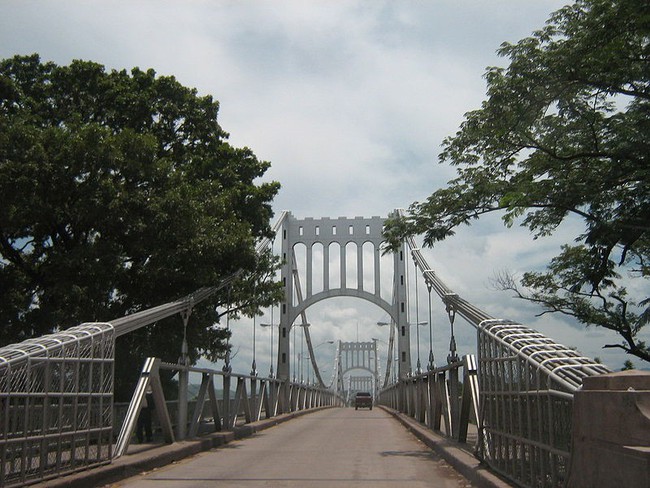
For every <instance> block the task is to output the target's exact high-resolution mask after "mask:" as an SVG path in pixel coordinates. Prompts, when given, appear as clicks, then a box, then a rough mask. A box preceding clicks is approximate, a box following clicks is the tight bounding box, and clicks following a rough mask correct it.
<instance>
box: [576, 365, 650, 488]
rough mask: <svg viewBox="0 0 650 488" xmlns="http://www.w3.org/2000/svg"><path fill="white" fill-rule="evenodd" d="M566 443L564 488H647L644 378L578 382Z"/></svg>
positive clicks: (648, 402) (647, 388)
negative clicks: (568, 443) (567, 465)
mask: <svg viewBox="0 0 650 488" xmlns="http://www.w3.org/2000/svg"><path fill="white" fill-rule="evenodd" d="M572 443H573V447H572V453H571V467H570V472H569V482H568V484H567V486H569V487H570V488H583V487H584V488H597V487H615V488H624V487H635V488H650V372H645V371H636V370H632V371H621V372H617V373H609V374H604V375H601V376H592V377H587V378H584V383H583V386H582V388H581V389H580V390H578V391H577V392H576V394H575V396H574V402H573V439H572Z"/></svg>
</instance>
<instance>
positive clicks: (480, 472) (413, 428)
mask: <svg viewBox="0 0 650 488" xmlns="http://www.w3.org/2000/svg"><path fill="white" fill-rule="evenodd" d="M379 408H381V409H383V410H385V411H386V412H388V413H389V414H391V415H392V416H393V417H395V418H396V419H397V420H398V421H399V422H401V423H402V425H404V427H406V429H407V430H408V431H410V432H411V433H412V434H413V435H415V437H417V438H418V439H420V440H421V441H422V442H423V443H424V444H426V446H427V447H429V449H431V450H432V451H434V452H435V453H436V454H438V455H439V456H440V457H441V458H442V459H444V460H445V461H446V462H447V463H449V465H451V466H452V467H453V468H454V469H455V470H456V471H458V472H459V473H460V474H462V475H463V476H464V477H465V478H467V480H468V481H470V482H471V483H472V484H473V485H475V486H478V487H480V488H510V487H511V486H512V485H511V484H509V483H507V482H506V481H504V480H502V479H501V478H499V477H498V476H497V475H495V474H494V473H492V472H491V471H488V469H487V468H486V467H485V466H483V465H481V463H480V461H479V460H478V459H476V458H475V457H474V456H472V455H471V454H470V453H468V452H467V451H465V450H463V449H462V448H460V447H459V445H460V444H458V443H457V442H454V441H451V440H449V439H447V438H446V437H443V436H441V435H438V434H436V433H435V432H433V431H432V430H429V429H428V428H427V427H426V426H424V425H422V424H420V423H419V422H417V421H416V420H415V419H412V418H411V417H409V416H407V415H404V414H402V413H400V412H398V411H397V410H393V409H392V408H388V407H384V406H382V405H379Z"/></svg>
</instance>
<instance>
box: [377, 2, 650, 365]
mask: <svg viewBox="0 0 650 488" xmlns="http://www.w3.org/2000/svg"><path fill="white" fill-rule="evenodd" d="M499 54H500V55H501V56H504V57H506V58H508V59H509V61H510V65H509V66H508V68H507V69H503V68H496V67H494V68H488V70H487V73H486V80H487V87H488V88H487V99H486V100H485V101H484V102H483V104H482V106H481V108H480V109H478V110H475V111H472V112H469V113H467V114H466V116H465V121H464V122H463V123H462V125H461V127H460V130H459V131H458V132H457V133H456V135H455V136H453V137H450V138H447V139H446V140H445V141H444V144H443V146H444V148H443V152H442V153H441V155H440V160H441V162H445V163H451V164H452V165H455V166H457V168H458V169H457V171H458V177H457V178H455V179H454V180H452V181H450V182H449V184H448V187H447V188H443V189H440V190H437V191H436V192H434V193H433V194H432V195H431V196H430V197H429V198H428V199H427V200H426V201H424V202H416V203H414V204H413V205H412V206H411V207H410V210H409V214H408V216H407V217H406V218H404V219H399V218H396V219H395V220H393V221H392V222H391V223H389V226H388V229H387V233H386V235H387V237H388V239H389V240H390V242H391V245H392V246H393V247H394V246H395V245H396V244H397V243H398V242H399V240H400V239H401V238H402V237H403V236H404V235H407V234H418V233H422V234H424V240H425V244H426V245H428V246H432V245H434V244H435V242H437V241H440V240H443V239H445V238H447V237H449V236H452V235H453V234H454V230H455V229H456V228H457V227H458V226H460V225H462V224H466V225H469V224H471V222H472V221H473V220H475V219H478V218H479V217H480V216H481V215H484V214H486V213H490V212H495V211H500V212H502V213H503V220H504V223H505V224H506V225H507V226H511V225H513V224H514V223H515V222H520V223H521V225H523V226H525V227H527V228H529V229H530V231H531V232H532V233H533V235H534V236H535V237H541V236H547V235H550V234H552V233H553V232H555V231H556V229H557V228H558V226H559V225H560V224H561V223H562V222H563V221H564V220H565V219H566V218H567V217H568V216H569V215H574V216H577V217H579V218H580V219H581V220H582V222H583V224H584V231H583V232H582V233H581V234H580V235H578V236H576V245H575V246H565V247H564V248H563V249H562V252H561V254H560V255H559V256H557V257H556V258H554V259H553V261H552V262H551V263H550V265H549V269H548V271H547V272H546V273H528V274H526V275H525V277H524V279H523V282H522V284H523V285H524V286H526V287H528V288H529V290H530V294H526V293H522V294H520V296H522V297H523V298H529V299H532V300H534V301H536V302H539V303H540V304H542V305H543V306H544V307H545V308H546V310H549V311H559V312H562V313H567V314H569V315H572V316H574V317H576V318H577V319H578V320H579V321H581V322H583V323H585V324H587V325H589V324H594V325H598V326H602V327H606V328H609V329H612V330H615V331H617V332H618V333H619V334H621V336H622V339H623V340H622V342H621V343H619V344H615V345H609V347H620V348H622V349H624V350H625V351H626V352H628V353H630V354H632V355H635V356H638V357H640V358H642V359H644V360H650V349H649V348H648V346H647V345H646V344H645V343H644V342H643V341H640V340H639V339H638V337H639V336H638V334H639V332H640V330H641V328H642V327H643V326H644V325H646V324H647V323H648V318H649V314H650V312H649V311H648V309H647V305H648V304H649V303H648V301H647V299H645V298H644V297H642V299H641V300H638V299H637V301H638V303H636V302H634V301H633V300H631V299H630V298H628V296H627V291H626V287H625V286H624V285H625V280H627V281H628V282H629V281H630V280H637V281H642V282H643V283H646V281H645V280H647V279H648V276H649V275H650V268H649V266H648V259H650V241H649V239H648V232H649V231H650V186H649V185H648V182H649V181H650V160H649V155H650V62H649V59H650V4H648V3H647V2H638V1H630V0H615V1H611V0H579V1H577V2H576V3H575V4H573V5H570V6H567V7H564V8H563V9H561V10H559V11H558V12H556V13H554V14H553V15H552V16H551V18H550V20H549V21H548V22H547V24H546V26H545V27H544V28H543V29H541V30H539V31H536V32H535V33H534V34H533V35H532V36H531V37H529V38H526V39H523V40H521V41H519V42H518V43H517V44H508V43H506V44H503V45H502V46H501V48H500V50H499ZM621 276H623V277H624V278H625V279H624V280H622V279H621ZM646 286H647V285H646ZM641 287H642V285H640V284H638V286H635V288H636V289H641ZM644 307H646V308H644Z"/></svg>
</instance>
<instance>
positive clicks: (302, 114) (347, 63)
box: [0, 0, 638, 375]
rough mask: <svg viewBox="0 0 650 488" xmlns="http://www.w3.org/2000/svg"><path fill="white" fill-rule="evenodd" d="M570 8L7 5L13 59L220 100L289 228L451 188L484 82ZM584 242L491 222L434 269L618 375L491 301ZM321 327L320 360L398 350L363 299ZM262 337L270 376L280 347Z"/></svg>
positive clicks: (525, 3) (2, 39)
mask: <svg viewBox="0 0 650 488" xmlns="http://www.w3.org/2000/svg"><path fill="white" fill-rule="evenodd" d="M564 3H565V2H563V1H558V0H549V1H541V0H535V1H532V0H500V1H499V0H496V1H490V2H485V1H478V0H476V1H467V0H466V1H463V0H445V1H441V0H436V1H434V0H430V1H424V0H419V1H379V0H372V1H370V0H368V1H327V2H325V1H320V2H316V1H304V0H303V1H164V0H155V1H140V0H128V1H66V0H56V1H30V0H3V1H2V2H0V56H1V57H3V58H6V57H11V56H13V55H16V54H30V53H35V52H36V53H39V54H40V55H41V57H42V59H43V60H44V61H54V62H56V63H58V64H68V63H69V62H70V61H71V60H73V59H84V60H92V61H95V62H98V63H101V64H104V65H105V66H106V67H107V68H116V69H123V68H126V69H130V68H132V67H134V66H138V67H140V68H142V69H147V68H153V69H155V70H156V72H157V73H158V74H160V75H174V76H175V77H176V78H177V79H178V80H179V81H180V82H181V83H182V84H184V85H186V86H190V87H196V88H197V89H198V91H199V92H200V93H201V94H211V95H213V96H214V98H215V99H217V100H219V102H220V104H221V108H220V114H219V120H220V123H221V125H222V127H223V128H224V129H225V130H226V131H228V132H229V133H230V134H231V137H230V141H231V143H232V144H233V145H235V146H248V147H250V148H252V149H253V151H254V152H255V154H256V155H257V156H258V157H259V158H260V159H263V160H268V161H270V162H271V163H272V168H271V170H270V171H269V173H268V178H270V179H275V180H278V181H280V182H281V184H282V190H281V192H280V194H279V196H278V197H277V199H276V201H275V206H274V207H275V210H276V212H277V213H278V214H279V212H280V211H282V210H290V211H291V212H292V213H293V214H294V216H296V217H298V218H303V217H328V216H329V217H338V216H348V217H353V216H357V215H359V216H368V217H370V216H374V215H379V216H386V215H387V214H388V213H389V212H390V211H392V210H393V209H395V208H398V207H402V208H405V207H408V206H409V204H411V203H412V202H413V201H416V200H422V199H424V198H426V197H427V196H428V195H429V194H431V193H432V192H433V191H434V190H436V189H437V188H440V187H442V186H444V184H445V182H446V181H448V180H449V179H451V178H452V177H453V175H454V172H453V170H452V169H451V168H449V167H446V166H441V165H439V164H438V162H437V155H438V152H439V150H440V143H441V142H442V140H443V139H444V138H445V137H447V136H450V135H453V134H454V133H455V132H456V131H457V129H458V126H459V124H460V123H461V121H462V120H463V114H464V113H465V112H467V111H469V110H473V109H475V108H478V107H479V106H480V103H481V101H482V100H483V99H484V96H485V80H484V79H483V74H484V72H485V68H486V67H487V66H491V65H501V66H506V65H507V62H506V60H504V59H501V58H498V57H497V56H496V54H495V51H496V50H497V48H498V47H499V45H500V44H501V43H502V42H504V41H511V42H516V41H517V40H519V39H521V38H523V37H526V36H528V35H530V33H531V32H532V31H533V30H535V29H538V28H540V27H542V26H543V24H544V22H545V21H546V19H547V18H548V16H549V14H550V13H551V12H552V11H554V10H556V9H558V8H559V7H561V6H562V5H564ZM570 235H571V234H570V232H568V231H567V232H565V233H564V234H563V235H557V236H554V237H551V238H549V239H545V240H543V241H541V240H540V241H533V240H532V239H531V238H530V237H529V236H528V233H527V232H526V231H525V230H524V229H517V228H514V229H505V228H504V227H503V226H502V225H501V222H500V221H499V219H498V217H497V218H487V219H485V220H482V221H481V222H479V223H478V224H477V225H475V226H472V227H471V228H469V229H463V230H461V231H460V232H459V233H458V234H457V236H456V237H454V238H453V239H450V240H449V241H448V242H445V243H443V244H442V245H440V246H439V247H437V248H436V249H435V250H433V251H430V252H428V253H427V255H428V256H429V264H430V265H431V266H432V267H433V268H434V269H436V270H437V271H438V273H439V275H440V276H441V278H442V279H443V280H444V281H445V282H446V283H447V284H448V286H449V287H450V288H452V289H453V290H454V291H456V292H458V293H459V294H460V295H461V296H463V297H464V298H466V299H468V300H469V301H471V302H472V303H474V304H475V305H477V306H479V307H480V308H482V309H484V310H486V311H487V312H488V313H490V314H491V315H492V316H495V317H499V318H506V319H512V320H516V321H520V322H522V323H525V324H527V325H530V326H532V327H534V328H537V329H539V330H541V331H542V332H544V333H546V334H547V335H550V336H551V337H553V338H554V339H556V340H557V341H559V342H561V343H564V344H566V345H568V346H575V347H578V348H579V349H580V350H581V351H582V352H583V353H584V354H585V355H588V356H592V357H593V356H598V357H600V358H601V359H602V360H603V361H604V362H605V363H606V364H608V365H609V366H610V367H611V368H616V369H618V368H620V366H621V365H622V363H623V361H624V359H625V357H624V355H622V354H620V353H619V352H617V351H616V350H613V349H607V350H602V349H601V346H602V344H604V343H605V342H618V339H617V338H616V337H614V336H613V335H611V334H607V333H606V331H601V330H599V329H589V330H585V329H584V328H583V327H580V326H576V325H575V324H571V323H570V322H569V321H568V320H566V319H564V318H562V317H558V316H548V315H545V316H543V317H541V318H538V317H536V316H535V314H536V313H539V311H540V310H539V309H537V308H536V307H533V306H532V305H529V304H526V303H524V302H521V301H518V300H514V299H513V298H511V297H510V295H509V294H508V293H504V292H496V291H493V290H492V289H490V286H489V278H490V277H491V276H492V275H493V274H494V273H495V271H499V270H502V269H509V270H511V271H514V272H522V271H524V270H528V269H533V268H539V267H540V266H541V265H542V264H543V263H544V262H545V260H548V258H549V257H551V256H553V255H554V254H556V253H557V251H558V249H559V245H560V244H561V243H562V242H565V241H568V240H569V239H570ZM421 288H424V287H421ZM424 301H425V303H422V300H421V303H420V312H419V315H420V317H421V318H420V320H423V316H424V315H425V314H427V310H426V306H427V305H426V300H424ZM434 307H436V311H435V317H436V318H435V319H434V323H435V325H436V328H437V329H436V332H435V343H436V348H437V349H438V350H437V351H436V357H437V360H438V362H440V361H444V358H446V354H447V352H446V347H447V345H448V342H449V335H448V328H449V326H448V322H445V318H444V315H443V314H442V312H441V306H440V303H439V302H435V303H434ZM309 313H310V314H311V315H310V322H312V323H313V324H314V326H313V327H312V335H313V336H314V342H315V343H316V344H319V343H322V342H323V341H327V340H338V339H342V340H354V339H355V338H356V331H357V323H358V324H359V325H358V327H359V335H360V339H361V340H370V338H371V337H377V338H380V339H381V340H387V337H388V333H387V331H385V330H379V329H378V328H377V327H376V326H375V325H374V324H375V323H376V322H377V321H380V320H386V319H387V317H383V316H382V312H381V311H380V310H379V309H377V308H374V307H373V306H369V305H366V304H364V303H359V302H358V301H355V300H352V299H350V300H343V299H341V300H336V301H335V303H328V302H322V303H321V304H319V305H318V306H317V307H315V308H314V310H311V311H310V312H309ZM413 313H415V312H413ZM276 317H277V314H276ZM268 321H270V316H268V315H267V316H265V317H263V318H261V319H259V320H258V323H259V322H268ZM233 327H234V328H235V329H236V334H235V338H234V339H235V342H239V343H241V344H242V345H241V349H240V352H239V354H238V359H237V360H238V364H242V365H244V366H242V367H240V369H241V368H248V367H249V366H248V365H249V364H250V352H249V350H250V336H251V327H250V323H241V324H237V325H233ZM422 332H423V336H421V339H422V342H423V343H425V342H427V341H428V331H426V333H425V331H424V330H423V331H422ZM457 332H458V334H459V343H460V344H461V349H462V350H461V353H466V352H471V349H472V344H474V342H475V333H474V331H473V329H471V327H469V326H467V325H466V324H464V323H459V324H458V325H457ZM259 334H260V336H259V337H258V339H259V343H258V351H257V352H258V365H259V366H260V370H261V372H263V373H264V372H268V353H269V344H268V342H269V341H268V339H269V336H268V333H267V332H266V331H264V332H261V331H260V333H259ZM328 348H329V349H328ZM427 353H428V347H427V348H426V352H425V351H424V347H423V353H422V354H423V356H425V355H426V354H427ZM328 354H329V355H330V356H331V355H332V354H333V348H332V347H330V346H329V345H328V344H324V345H323V347H320V348H319V356H321V355H328ZM414 362H415V359H414ZM635 363H638V362H637V361H635ZM323 367H324V368H327V366H323ZM326 375H327V373H326Z"/></svg>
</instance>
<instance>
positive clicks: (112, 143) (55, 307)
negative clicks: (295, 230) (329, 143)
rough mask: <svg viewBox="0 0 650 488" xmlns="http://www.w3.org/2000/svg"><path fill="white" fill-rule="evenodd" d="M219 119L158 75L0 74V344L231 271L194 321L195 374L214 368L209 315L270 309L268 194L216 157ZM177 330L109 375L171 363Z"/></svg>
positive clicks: (174, 324) (124, 350)
mask: <svg viewBox="0 0 650 488" xmlns="http://www.w3.org/2000/svg"><path fill="white" fill-rule="evenodd" d="M218 108H219V106H218V103H217V102H216V101H214V100H213V99H212V97H210V96H199V95H197V92H196V90H195V89H190V88H187V87H184V86H182V85H181V84H180V83H178V82H177V81H176V80H175V79H174V78H173V77H168V76H161V77H157V76H156V74H155V72H154V71H153V70H148V71H141V70H140V69H138V68H135V69H133V70H132V71H131V72H130V73H128V72H127V71H110V72H107V71H105V69H104V67H103V66H101V65H99V64H95V63H92V62H84V61H74V62H72V63H71V64H70V65H69V66H57V65H55V64H53V63H42V62H41V60H40V58H39V57H38V55H33V56H27V57H20V56H18V57H15V58H12V59H7V60H3V61H0V256H1V257H2V259H1V260H0V323H2V327H0V344H7V343H11V342H17V341H20V340H23V339H26V338H29V337H34V336H38V335H42V334H45V333H49V332H51V331H53V330H55V329H64V328H66V327H69V326H72V325H76V324H78V323H81V322H84V321H103V320H110V319H113V318H116V317H120V316H122V315H125V314H128V313H131V312H134V311H137V310H141V309H144V308H147V307H150V306H154V305H158V304H161V303H164V302H166V301H169V300H172V299H176V298H178V297H181V296H184V295H185V294H187V293H190V292H192V291H194V290H196V289H198V288H200V287H203V286H211V285H214V284H216V283H218V282H219V281H220V280H221V279H222V278H224V277H226V276H228V275H229V274H231V273H232V272H234V271H235V270H238V269H240V268H242V269H244V270H245V271H246V276H245V278H244V279H243V280H242V281H241V282H240V283H239V284H238V285H237V286H236V287H235V288H234V289H231V290H229V291H224V292H223V293H222V294H221V295H218V296H216V297H215V298H214V300H212V301H211V302H210V303H209V304H206V305H205V306H201V307H198V308H197V309H196V310H194V312H193V314H192V317H191V319H190V325H189V326H188V341H189V345H190V356H191V358H192V359H193V360H195V359H196V358H197V357H198V355H199V354H200V353H201V352H203V353H206V354H207V355H208V356H211V357H216V356H219V355H220V354H222V353H223V350H224V345H223V340H224V338H225V337H226V333H225V331H223V330H222V329H220V328H217V327H213V325H214V324H215V322H216V321H217V320H218V317H219V314H220V313H221V314H223V313H224V311H225V310H226V309H234V310H238V311H241V312H242V313H247V314H252V313H254V312H255V311H256V310H257V309H258V307H260V306H266V305H268V304H270V303H271V302H273V301H275V300H276V299H277V298H278V296H279V295H278V294H279V288H278V285H277V284H274V283H272V281H271V280H272V276H273V272H274V270H275V269H276V267H277V263H276V262H275V261H274V260H273V259H272V258H271V257H269V256H264V257H262V258H258V257H257V255H256V253H255V243H256V242H257V241H258V240H259V239H260V238H262V237H264V236H268V235H269V233H270V227H269V220H270V218H271V217H272V210H271V201H272V199H273V197H274V196H275V195H276V193H277V191H278V189H279V185H278V184H277V183H275V182H269V183H259V181H258V179H259V178H260V177H262V176H263V175H264V173H265V172H266V170H267V169H268V167H269V163H268V162H264V161H259V160H258V159H257V158H256V157H255V155H254V154H253V153H252V151H251V150H250V149H248V148H243V149H238V148H234V147H232V146H230V145H229V144H228V143H227V138H228V134H227V133H226V132H224V131H223V130H222V128H221V127H220V126H219V124H218V122H217V112H218ZM253 289H255V295H253ZM216 307H219V308H221V309H222V310H221V311H220V312H217V311H216ZM182 329H183V327H182V322H181V320H180V318H178V319H175V320H173V319H170V320H168V321H165V322H160V323H158V324H156V325H154V326H151V327H148V328H146V329H144V330H140V331H138V332H137V333H134V334H131V335H130V336H128V337H126V338H125V339H124V340H120V341H118V353H117V359H118V363H117V365H118V368H119V367H120V364H125V365H126V367H128V368H131V369H135V370H136V371H137V369H138V368H139V367H140V365H141V364H142V361H141V359H142V358H143V357H144V356H146V355H150V354H155V355H157V356H160V357H163V359H164V360H170V361H174V362H175V361H176V360H177V358H178V355H179V354H180V343H181V336H182ZM118 377H119V372H118Z"/></svg>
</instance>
